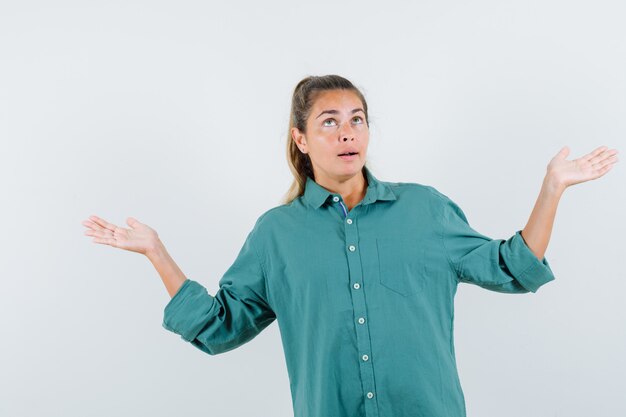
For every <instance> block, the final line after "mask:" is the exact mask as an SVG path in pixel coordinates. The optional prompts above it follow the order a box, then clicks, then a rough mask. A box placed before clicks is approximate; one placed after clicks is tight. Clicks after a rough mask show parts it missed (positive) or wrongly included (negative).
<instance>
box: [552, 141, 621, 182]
mask: <svg viewBox="0 0 626 417" xmlns="http://www.w3.org/2000/svg"><path fill="white" fill-rule="evenodd" d="M568 155H569V148H568V147H567V146H565V147H563V148H562V149H561V150H560V151H559V153H557V154H556V156H555V157H554V158H552V160H551V161H550V163H549V164H548V168H547V170H548V175H550V176H551V177H552V179H553V180H554V181H555V183H557V184H560V185H561V186H563V187H569V186H570V185H574V184H578V183H581V182H585V181H589V180H595V179H597V178H600V177H601V176H603V175H604V174H606V173H607V172H609V171H610V170H611V168H612V167H613V165H614V164H615V163H616V162H617V161H618V159H617V149H608V148H607V147H606V146H600V147H598V148H596V149H595V150H594V151H592V152H590V153H588V154H587V155H584V156H581V157H580V158H577V159H573V160H567V159H565V158H567V156H568Z"/></svg>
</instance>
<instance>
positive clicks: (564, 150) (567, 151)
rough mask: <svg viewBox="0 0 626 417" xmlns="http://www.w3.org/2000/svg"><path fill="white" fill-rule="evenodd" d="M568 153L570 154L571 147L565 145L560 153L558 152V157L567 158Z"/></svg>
mask: <svg viewBox="0 0 626 417" xmlns="http://www.w3.org/2000/svg"><path fill="white" fill-rule="evenodd" d="M568 155H569V147H567V146H564V147H562V148H561V150H560V151H559V153H557V154H556V157H557V158H561V159H565V158H567V156H568Z"/></svg>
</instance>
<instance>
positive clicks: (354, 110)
mask: <svg viewBox="0 0 626 417" xmlns="http://www.w3.org/2000/svg"><path fill="white" fill-rule="evenodd" d="M360 111H361V112H363V114H365V110H363V109H362V108H360V107H359V108H357V109H353V110H352V114H354V113H357V112H360ZM324 113H328V114H339V111H338V110H324V111H323V112H321V113H320V114H318V115H317V117H316V119H318V118H319V117H320V116H321V115H322V114H324Z"/></svg>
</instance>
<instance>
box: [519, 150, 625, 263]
mask: <svg viewBox="0 0 626 417" xmlns="http://www.w3.org/2000/svg"><path fill="white" fill-rule="evenodd" d="M568 155H569V148H568V147H567V146H565V147H563V148H562V149H561V150H560V151H559V153H558V154H556V156H555V157H554V158H552V160H551V161H550V163H549V164H548V167H547V172H546V176H545V178H544V180H543V184H542V186H541V191H540V192H539V197H537V201H536V203H535V207H534V208H533V211H532V213H531V214H530V218H529V219H528V223H526V226H525V227H524V229H523V230H522V237H523V238H524V241H525V242H526V245H527V246H528V247H529V248H530V250H531V251H532V252H533V253H534V254H535V256H536V257H537V258H538V259H539V260H543V257H544V254H545V252H546V249H547V247H548V242H549V241H550V235H551V234H552V225H553V224H554V216H555V215H556V208H557V206H558V204H559V200H560V199H561V195H563V192H564V191H565V189H566V188H567V187H569V186H570V185H574V184H579V183H581V182H585V181H589V180H595V179H597V178H600V177H601V176H603V175H604V174H606V173H607V172H609V171H610V170H611V168H612V167H613V165H614V164H615V163H616V162H617V161H618V159H617V149H608V148H607V147H606V146H600V147H599V148H597V149H595V150H594V151H593V152H590V153H588V154H587V155H584V156H582V157H580V158H578V159H574V160H571V161H568V160H566V159H565V158H567V156H568Z"/></svg>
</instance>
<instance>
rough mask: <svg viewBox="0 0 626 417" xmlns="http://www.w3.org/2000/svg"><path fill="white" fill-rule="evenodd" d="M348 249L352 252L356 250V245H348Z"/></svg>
mask: <svg viewBox="0 0 626 417" xmlns="http://www.w3.org/2000/svg"><path fill="white" fill-rule="evenodd" d="M348 249H350V252H354V251H355V250H356V246H354V245H350V246H349V247H348Z"/></svg>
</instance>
